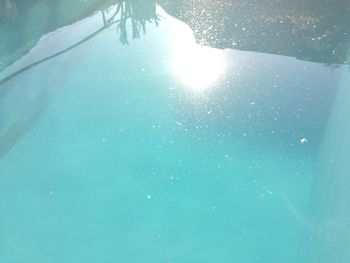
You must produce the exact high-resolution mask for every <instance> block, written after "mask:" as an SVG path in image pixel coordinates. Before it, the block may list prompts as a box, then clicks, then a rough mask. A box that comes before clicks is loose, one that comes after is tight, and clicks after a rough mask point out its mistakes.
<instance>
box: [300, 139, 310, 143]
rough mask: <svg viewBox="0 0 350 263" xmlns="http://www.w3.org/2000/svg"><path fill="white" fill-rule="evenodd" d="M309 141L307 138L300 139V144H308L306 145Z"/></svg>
mask: <svg viewBox="0 0 350 263" xmlns="http://www.w3.org/2000/svg"><path fill="white" fill-rule="evenodd" d="M308 142H309V141H308V140H307V139H306V138H302V139H300V143H301V144H306V143H308Z"/></svg>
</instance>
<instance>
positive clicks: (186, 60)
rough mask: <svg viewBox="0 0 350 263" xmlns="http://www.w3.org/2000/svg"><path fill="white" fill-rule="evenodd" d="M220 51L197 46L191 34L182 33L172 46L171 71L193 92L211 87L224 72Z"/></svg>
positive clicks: (223, 62)
mask: <svg viewBox="0 0 350 263" xmlns="http://www.w3.org/2000/svg"><path fill="white" fill-rule="evenodd" d="M222 52H223V51H222V50H217V49H213V48H209V47H203V46H200V45H197V44H196V43H195V40H194V36H193V33H192V32H188V31H183V33H182V34H181V40H179V41H178V42H177V44H176V45H175V46H174V58H173V62H172V69H173V72H174V73H175V75H176V76H177V77H178V78H179V79H180V80H181V82H182V83H183V84H184V85H186V86H188V87H190V88H191V89H193V90H194V91H203V90H205V89H207V88H209V87H210V86H212V85H213V84H214V83H215V82H216V81H217V80H218V78H219V77H220V75H222V74H223V73H224V71H225V60H224V57H223V54H222Z"/></svg>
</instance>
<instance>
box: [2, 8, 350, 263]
mask: <svg viewBox="0 0 350 263" xmlns="http://www.w3.org/2000/svg"><path fill="white" fill-rule="evenodd" d="M162 12H164V11H162ZM163 16H164V17H163V18H162V20H161V22H160V24H159V26H158V27H155V26H152V25H149V26H148V28H147V34H146V35H144V36H142V37H141V39H139V40H134V41H130V44H129V45H123V44H121V43H120V42H119V41H118V37H117V36H116V31H115V29H113V28H112V27H110V28H108V29H105V30H103V31H102V32H101V33H99V34H97V35H96V36H95V37H93V38H92V39H90V40H88V41H87V42H85V43H83V44H81V45H79V46H78V47H76V48H74V49H72V50H70V51H68V52H67V53H64V54H62V55H60V56H57V57H55V58H53V59H51V60H48V61H46V62H43V63H41V64H39V65H36V66H34V67H32V68H31V69H29V70H27V71H25V72H23V73H22V74H20V75H18V76H16V77H14V78H13V79H12V80H10V81H8V82H6V83H5V84H3V85H2V86H0V88H1V89H5V88H6V89H7V91H6V92H4V95H3V96H1V97H0V119H1V125H0V135H1V134H5V135H2V136H3V137H2V143H3V145H5V146H3V147H2V149H1V153H0V154H1V159H0V175H1V176H0V262H4V263H12V262H13V263H15V262H29V263H32V262H33V263H34V262H35V263H41V262H67V263H68V262H86V263H88V262H130V263H134V262H135V263H136V262H145V263H146V262H150V263H151V262H152V263H157V262H159V263H160V262H184V263H187V262H188V263H194V262H222V263H224V262H240V263H253V262H259V263H260V262H270V263H274V262H275V263H283V262H286V263H290V262H299V261H297V258H298V255H299V251H300V249H301V248H300V246H301V245H300V244H301V243H302V242H301V240H302V239H303V236H304V234H305V233H306V232H307V231H310V228H313V227H310V225H311V222H310V219H309V218H308V215H307V208H308V207H309V206H310V199H312V198H310V195H311V192H312V185H313V182H314V180H315V177H316V176H317V174H318V172H319V165H318V164H319V156H320V154H321V155H322V151H321V150H320V149H322V145H324V143H325V141H326V143H327V137H325V134H327V130H329V123H331V121H330V120H331V119H332V118H333V117H332V116H334V114H336V113H334V112H335V111H336V110H334V108H333V106H332V105H333V104H334V101H337V94H338V93H337V90H338V87H339V86H341V84H342V83H344V79H345V78H349V69H348V68H347V67H346V66H339V67H331V66H327V65H323V64H319V63H314V62H306V61H301V60H297V59H296V58H291V57H285V56H279V55H271V54H262V53H255V52H248V51H239V50H232V49H224V50H219V49H212V48H207V49H205V50H204V51H203V53H200V54H201V55H200V56H201V58H202V59H203V61H207V62H208V60H209V64H210V59H214V61H215V59H216V58H218V59H219V60H220V61H223V63H224V66H223V68H224V69H223V70H222V71H221V72H219V73H218V76H213V78H215V80H214V81H213V82H212V83H209V82H210V81H211V80H210V79H208V80H207V79H205V78H206V77H207V75H208V74H210V73H209V72H213V71H215V70H214V69H215V66H214V67H210V66H208V67H209V71H208V70H207V68H206V67H203V68H202V67H201V63H204V62H200V63H199V64H198V63H197V64H196V62H193V61H191V58H188V56H190V55H191V54H192V52H188V53H186V52H187V51H186V47H189V48H192V46H191V45H194V44H193V43H194V42H193V43H192V41H194V40H193V39H192V38H191V37H188V36H190V35H191V29H190V28H189V27H188V26H187V25H186V24H184V23H182V22H180V21H178V20H176V19H174V18H171V17H170V16H168V15H167V14H166V13H163ZM100 26H101V16H100V14H96V15H94V16H92V17H90V18H87V19H84V20H82V21H80V22H77V23H75V24H72V25H70V26H67V27H65V28H63V29H60V30H59V31H57V32H53V33H50V34H49V35H47V36H45V37H44V38H42V39H41V41H40V42H39V43H38V44H37V46H36V47H35V48H34V49H32V51H31V52H30V53H29V54H27V55H26V56H24V57H22V58H20V59H19V60H18V61H17V62H16V63H15V64H12V65H11V66H9V67H8V68H7V69H5V70H3V71H2V72H0V79H3V78H4V77H6V76H7V75H8V74H10V73H12V72H14V71H16V70H17V69H20V68H22V67H23V66H25V65H27V64H28V63H30V62H33V61H37V60H38V59H40V58H43V57H45V56H46V55H48V54H53V53H55V52H56V51H59V50H62V49H63V48H65V47H67V46H69V45H71V44H74V43H75V42H76V41H79V40H80V39H81V38H82V37H83V36H86V35H88V34H89V33H91V32H94V31H95V30H97V29H98V28H99V27H100ZM60 32H61V33H60ZM59 34H62V35H64V36H65V37H60V35H59ZM178 46H181V49H180V50H177V47H178ZM190 50H191V49H190ZM208 50H209V51H208ZM176 52H183V53H184V54H185V55H184V57H185V61H184V62H179V63H184V66H183V67H185V66H186V65H188V64H189V65H190V67H189V69H188V72H187V73H188V74H189V75H190V76H192V77H193V76H194V77H193V78H198V76H197V75H199V78H200V79H204V80H205V82H206V83H209V84H210V85H208V87H199V86H200V85H201V81H200V79H199V80H198V79H188V75H186V74H185V75H181V74H183V73H176V72H175V71H174V69H173V62H174V54H175V55H176V56H179V55H178V54H179V53H176ZM211 52H212V54H213V55H212V56H213V57H214V58H212V57H208V58H206V57H205V55H203V54H207V53H210V54H211ZM203 56H204V57H203ZM186 59H189V60H186ZM194 59H195V60H198V59H199V57H194ZM191 63H192V64H191ZM195 67H197V68H199V69H201V70H203V71H199V72H197V71H194V72H192V71H191V70H193V68H195ZM196 74H197V75H196ZM190 78H191V77H190ZM191 83H200V84H198V87H193V86H196V84H193V86H192V87H191ZM346 83H348V82H346ZM342 85H345V84H342ZM338 95H339V94H338ZM338 97H339V96H338ZM332 114H333V115H332ZM341 119H342V118H341ZM14 123H17V126H16V125H14V126H13V127H12V128H11V125H13V124H14ZM332 125H333V124H332ZM327 127H328V128H327ZM11 129H12V130H11ZM9 131H11V132H12V133H13V135H11V134H10V135H9ZM16 136H17V137H18V139H14V137H16ZM4 138H5V139H4ZM14 141H15V142H16V143H13V142H14ZM6 145H11V147H7V146H6ZM320 152H321V153H320ZM335 155H336V154H335ZM312 231H313V230H311V232H312ZM305 246H306V245H305ZM310 262H311V261H310Z"/></svg>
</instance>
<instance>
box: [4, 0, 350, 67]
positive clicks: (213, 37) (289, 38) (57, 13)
mask: <svg viewBox="0 0 350 263" xmlns="http://www.w3.org/2000/svg"><path fill="white" fill-rule="evenodd" d="M0 2H1V3H2V6H5V4H6V6H8V7H11V6H12V7H15V9H16V13H17V16H16V18H13V17H12V18H8V17H5V16H1V17H0V31H1V35H2V41H1V42H0V70H1V69H3V68H5V67H6V65H8V64H10V63H12V62H13V61H15V60H16V58H18V57H20V56H22V55H23V54H24V53H26V52H28V50H30V48H31V47H32V46H34V45H35V43H36V42H37V41H38V40H39V39H40V37H41V36H43V35H44V34H46V33H48V32H51V31H54V30H55V29H57V28H59V27H63V26H65V25H68V24H71V23H74V22H75V21H78V20H80V19H82V18H84V17H87V16H89V15H91V14H93V13H94V12H96V11H98V10H100V9H102V8H105V7H108V6H109V5H111V4H113V3H117V2H120V1H118V0H86V1H69V0H59V1H50V0H31V1H20V0H0ZM129 2H132V4H133V6H134V9H135V11H136V13H137V16H138V17H141V18H143V19H147V18H148V17H151V16H152V15H154V13H153V12H154V10H155V0H144V1H141V0H140V1H129ZM157 2H158V4H160V5H161V6H162V7H163V8H164V9H165V10H166V11H167V12H168V13H169V14H171V15H173V16H174V17H176V18H178V19H180V20H182V21H184V22H185V23H187V24H188V25H189V26H190V27H191V28H192V30H193V31H194V33H195V36H196V38H197V41H198V42H199V43H201V44H204V45H208V46H211V47H217V48H234V49H241V50H249V51H257V52H264V53H273V54H281V55H286V56H293V57H296V58H299V59H303V60H310V61H315V62H320V63H326V64H333V63H338V64H344V63H349V58H348V57H347V52H348V49H349V48H350V45H349V35H350V29H349V28H348V27H347V25H349V24H350V2H349V1H347V0H336V1H326V0H323V1H317V2H316V1H315V0H311V1H303V0H299V1H293V4H291V1H287V0H284V1H277V0H264V1H258V0H250V1H231V0H230V1H228V0H210V1H207V0H191V1H185V0H176V1H175V0H158V1H157ZM8 3H12V4H10V5H9V4H8ZM67 6H69V7H70V8H69V9H67ZM138 6H140V8H137V7H138ZM13 28H16V29H17V31H15V32H14V31H13V30H12V29H13Z"/></svg>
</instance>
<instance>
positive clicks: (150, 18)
mask: <svg viewBox="0 0 350 263" xmlns="http://www.w3.org/2000/svg"><path fill="white" fill-rule="evenodd" d="M0 4H1V5H0V7H1V15H2V16H4V17H14V16H16V15H17V7H16V5H15V3H14V1H13V0H0ZM109 9H110V8H105V9H104V10H102V11H101V12H102V17H103V22H104V24H103V26H102V27H101V28H100V29H98V30H97V31H95V32H93V33H92V34H90V35H89V36H87V37H85V38H84V39H82V40H80V41H78V42H76V43H75V44H73V45H71V46H69V47H67V48H65V49H64V50H61V51H59V52H57V53H55V54H52V55H50V56H48V57H45V58H43V59H41V60H38V61H34V62H33V63H31V64H29V65H27V66H25V67H24V68H21V69H19V70H17V71H16V72H14V73H12V74H10V75H9V76H7V77H5V78H3V79H0V99H3V98H4V97H5V95H6V94H7V93H8V92H9V91H10V90H11V86H10V85H6V84H8V82H10V81H11V80H13V79H14V78H15V77H17V76H18V75H20V74H22V73H24V72H26V71H28V70H30V69H31V68H33V67H35V66H37V65H39V64H41V63H44V62H46V61H48V60H50V59H53V58H55V57H57V56H59V55H61V54H64V53H66V52H69V51H70V50H72V49H74V48H76V47H78V46H80V45H81V44H83V43H85V42H86V41H88V40H90V39H92V38H93V37H95V36H96V35H98V34H99V33H100V32H102V31H104V30H105V29H106V28H108V27H110V26H112V25H116V28H117V32H118V34H119V40H120V41H121V43H123V44H128V43H129V40H128V30H127V29H128V27H129V24H130V23H131V29H132V38H133V39H137V38H140V35H141V32H142V33H146V24H147V23H153V22H154V23H155V24H156V25H158V23H159V20H160V18H159V16H158V15H157V14H156V3H155V1H153V0H151V1H146V2H145V1H142V0H139V1H138V0H118V1H117V3H116V5H115V6H114V7H113V10H112V15H111V16H110V17H109V18H106V15H105V13H109V12H108V11H110V10H109ZM51 84H52V85H51ZM51 84H50V85H49V87H46V88H43V89H42V90H41V92H40V94H38V95H37V97H36V98H35V99H34V101H33V102H32V103H30V104H29V105H28V106H27V107H25V109H24V110H23V111H22V113H21V114H20V116H19V117H18V118H17V119H16V120H15V121H13V122H12V123H11V124H10V125H8V127H4V128H3V130H0V158H2V157H4V156H5V155H6V154H7V153H8V152H9V151H10V150H11V149H12V148H13V146H14V145H15V144H16V143H17V142H18V141H19V140H20V139H21V138H22V137H23V135H24V134H25V133H26V132H27V131H28V130H29V129H30V128H31V127H32V125H33V124H34V123H35V121H36V120H37V119H38V117H39V116H40V115H41V113H42V112H43V110H44V109H45V106H46V105H47V102H48V101H49V100H50V99H51V98H52V96H53V95H54V94H55V90H56V89H57V87H59V85H58V83H56V81H55V83H51Z"/></svg>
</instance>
